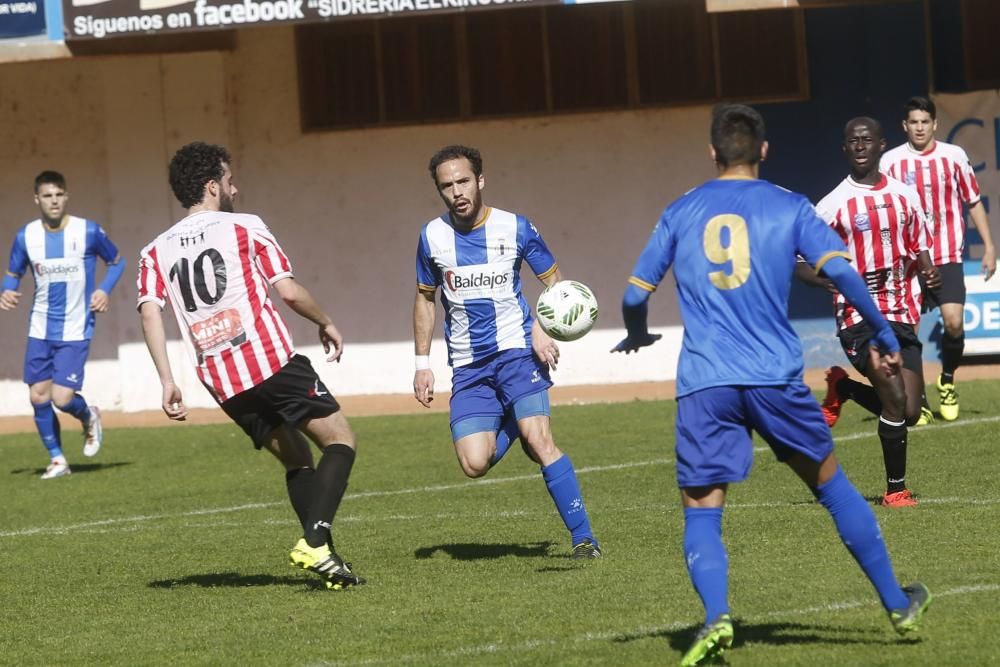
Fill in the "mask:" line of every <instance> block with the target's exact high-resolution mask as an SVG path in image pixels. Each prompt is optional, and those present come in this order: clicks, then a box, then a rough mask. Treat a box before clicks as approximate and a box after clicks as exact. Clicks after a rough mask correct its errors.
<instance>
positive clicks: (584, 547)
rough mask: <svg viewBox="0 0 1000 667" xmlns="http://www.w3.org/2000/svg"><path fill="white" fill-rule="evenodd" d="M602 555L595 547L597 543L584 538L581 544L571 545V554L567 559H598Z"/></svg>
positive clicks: (598, 548)
mask: <svg viewBox="0 0 1000 667" xmlns="http://www.w3.org/2000/svg"><path fill="white" fill-rule="evenodd" d="M603 555H604V554H603V553H601V547H599V546H597V543H596V542H594V541H593V540H591V539H589V538H586V539H584V540H583V542H580V543H579V544H574V545H573V553H572V554H570V556H569V557H570V558H572V559H573V560H588V559H592V558H600V557H601V556H603Z"/></svg>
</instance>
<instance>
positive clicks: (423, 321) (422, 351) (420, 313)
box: [413, 287, 436, 408]
mask: <svg viewBox="0 0 1000 667" xmlns="http://www.w3.org/2000/svg"><path fill="white" fill-rule="evenodd" d="M434 294H435V293H434V292H431V291H428V290H422V289H420V288H419V287H418V288H417V294H416V296H415V297H414V299H413V353H414V355H415V364H416V370H415V371H414V373H413V397H414V398H416V399H417V401H418V402H419V403H420V404H421V405H422V406H424V407H425V408H429V407H430V406H431V401H433V400H434V371H432V370H431V366H430V354H431V338H432V337H433V335H434V318H435V315H436V310H435V309H436V305H435V303H434Z"/></svg>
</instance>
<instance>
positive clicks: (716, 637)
mask: <svg viewBox="0 0 1000 667" xmlns="http://www.w3.org/2000/svg"><path fill="white" fill-rule="evenodd" d="M732 645H733V621H732V619H731V618H729V614H723V615H721V616H719V617H718V618H717V619H715V621H713V622H712V623H706V624H705V625H704V626H703V627H702V629H701V630H699V631H698V635H697V636H696V637H695V638H694V644H692V645H691V648H689V649H688V651H687V653H685V654H684V657H683V658H681V667H694V666H695V665H704V664H705V662H706V661H708V660H712V659H713V658H717V657H719V656H721V655H722V653H723V652H724V651H725V650H726V649H727V648H729V647H730V646H732Z"/></svg>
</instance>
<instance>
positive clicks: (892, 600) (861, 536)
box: [815, 466, 909, 610]
mask: <svg viewBox="0 0 1000 667" xmlns="http://www.w3.org/2000/svg"><path fill="white" fill-rule="evenodd" d="M815 493H816V498H817V499H818V500H819V502H820V504H821V505H823V507H825V508H826V509H827V511H828V512H830V516H831V517H833V522H834V524H836V526H837V532H838V533H840V539H841V541H842V542H843V543H844V546H846V547H847V550H848V551H850V552H851V555H852V556H854V560H856V561H857V562H858V565H860V566H861V569H862V570H864V573H865V575H866V576H867V577H868V579H869V581H871V582H872V585H873V586H874V587H875V590H876V591H877V592H878V596H879V598H880V599H881V600H882V606H883V607H885V608H886V610H892V609H904V608H906V606H907V605H908V604H909V600H908V599H907V597H906V593H904V592H903V589H901V588H900V587H899V582H898V581H897V580H896V574H895V573H894V572H893V571H892V561H890V560H889V552H888V551H886V548H885V543H884V542H883V541H882V531H881V530H880V529H879V526H878V522H877V521H876V520H875V514H874V513H873V512H872V510H871V507H869V506H868V503H867V502H866V501H865V499H864V498H862V497H861V494H860V493H858V490H857V489H856V488H854V485H853V484H851V480H849V479H847V475H845V474H844V471H843V469H841V468H840V467H839V466H838V468H837V472H836V474H834V476H833V478H832V479H830V481H828V482H827V483H826V484H821V485H820V486H818V487H817V488H816V492H815Z"/></svg>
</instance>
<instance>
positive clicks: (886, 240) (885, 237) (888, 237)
mask: <svg viewBox="0 0 1000 667" xmlns="http://www.w3.org/2000/svg"><path fill="white" fill-rule="evenodd" d="M900 222H902V221H900ZM881 234H882V245H884V246H890V245H892V232H890V231H889V230H888V229H883V230H882V231H881Z"/></svg>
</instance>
